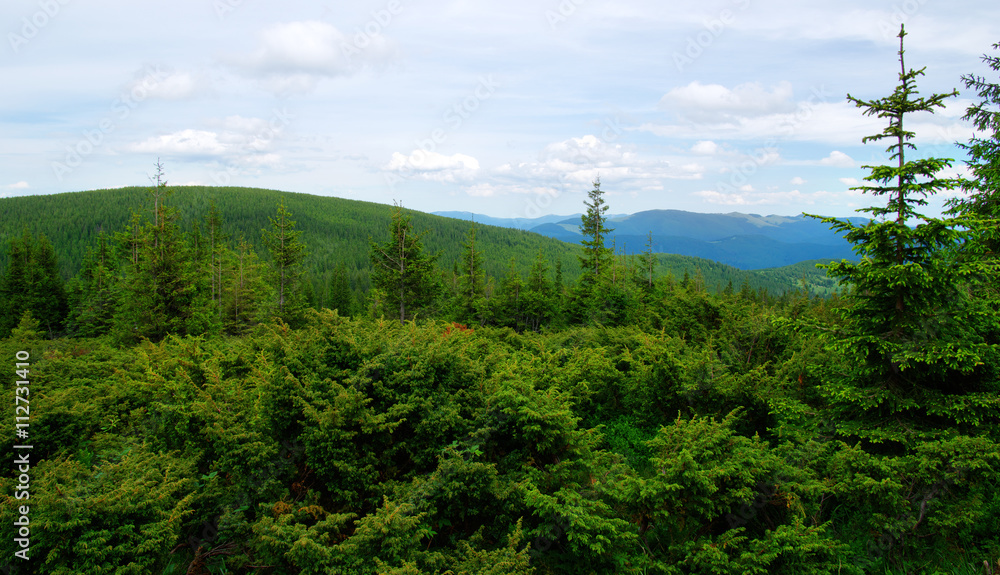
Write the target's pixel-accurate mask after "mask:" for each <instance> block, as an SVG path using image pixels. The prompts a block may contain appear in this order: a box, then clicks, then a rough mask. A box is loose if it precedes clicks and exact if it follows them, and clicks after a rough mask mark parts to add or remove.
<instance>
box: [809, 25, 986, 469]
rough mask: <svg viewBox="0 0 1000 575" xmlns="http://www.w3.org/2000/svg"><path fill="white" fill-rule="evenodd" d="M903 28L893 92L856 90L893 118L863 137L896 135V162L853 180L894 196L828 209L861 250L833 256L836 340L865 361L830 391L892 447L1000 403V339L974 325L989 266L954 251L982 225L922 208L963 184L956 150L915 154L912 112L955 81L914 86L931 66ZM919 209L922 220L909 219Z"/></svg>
mask: <svg viewBox="0 0 1000 575" xmlns="http://www.w3.org/2000/svg"><path fill="white" fill-rule="evenodd" d="M905 35H906V33H905V31H904V29H903V28H902V27H900V33H899V42H900V43H899V63H900V68H901V72H900V74H899V84H898V85H897V87H896V89H895V91H894V92H893V93H892V95H890V96H888V97H885V98H880V99H876V100H862V99H859V98H855V97H853V96H850V95H848V99H849V100H850V101H851V102H853V103H854V104H855V105H856V106H857V107H859V108H862V109H864V113H865V115H870V116H876V117H879V118H884V119H886V120H888V125H887V126H886V128H885V129H884V130H883V131H882V132H881V133H878V134H875V135H871V136H866V137H865V138H863V140H862V141H863V142H865V143H867V142H877V141H882V140H887V141H888V142H889V146H888V148H887V150H886V151H887V152H889V154H890V161H894V163H893V164H891V165H878V166H864V167H865V168H867V169H868V170H870V174H869V175H868V176H867V177H866V178H865V180H866V181H868V182H871V184H870V185H865V186H861V187H858V188H855V189H858V190H861V191H863V192H865V193H868V194H871V195H873V196H875V197H885V198H886V204H885V205H883V206H875V207H870V208H864V209H862V210H859V211H864V212H868V213H870V214H871V215H872V216H873V218H874V219H872V220H871V221H870V222H869V223H867V224H864V225H857V224H854V223H852V222H850V221H841V220H838V219H835V218H823V221H824V222H828V223H831V224H833V226H832V227H833V228H834V229H836V230H837V231H838V232H842V233H844V237H845V238H846V239H847V240H848V241H849V242H851V243H853V244H854V250H855V252H856V253H857V254H858V256H860V258H861V259H860V261H859V262H857V263H852V262H848V261H846V260H844V261H841V262H835V263H830V264H828V265H826V266H825V267H826V269H827V273H828V274H829V275H831V276H834V277H836V278H839V279H840V280H841V281H842V282H844V283H845V284H846V285H848V286H849V287H850V292H849V294H848V295H847V296H846V297H845V299H846V300H847V301H848V302H849V305H848V306H846V307H844V308H843V312H842V313H843V316H844V318H843V319H844V320H845V322H846V326H845V330H844V332H843V333H842V335H841V337H839V338H837V339H836V340H835V341H834V342H833V346H834V347H835V348H836V349H837V350H839V351H840V352H841V353H843V354H845V356H846V357H848V358H850V364H851V365H854V366H856V367H855V368H854V370H852V371H851V372H850V373H847V374H841V375H840V376H835V375H831V377H830V378H829V381H828V383H827V384H826V385H825V392H826V395H827V396H828V397H829V398H831V399H833V400H834V401H835V403H837V404H838V405H840V406H841V407H842V408H843V409H844V410H845V411H844V422H845V423H844V424H843V425H842V427H841V430H842V433H843V434H844V435H845V436H849V437H856V438H859V439H862V440H865V441H866V442H867V443H868V444H869V445H882V446H883V449H889V450H890V451H894V450H895V452H899V451H898V450H900V449H902V450H904V451H905V450H906V449H908V448H912V447H913V446H915V445H916V444H917V443H919V442H921V441H924V440H928V439H931V438H935V437H938V436H940V435H941V434H947V433H950V432H953V431H955V430H956V429H969V426H970V425H973V426H974V425H977V424H980V423H983V422H986V421H991V422H995V421H997V416H996V413H997V412H996V409H997V407H998V406H1000V404H998V402H997V399H996V395H995V392H996V391H997V389H996V387H997V384H996V381H995V380H993V381H992V383H990V381H991V379H992V377H991V375H990V371H991V368H988V367H986V363H985V361H984V360H986V359H987V358H988V357H994V356H995V347H994V346H991V345H990V344H988V343H987V342H985V341H984V340H983V338H982V336H981V335H980V334H978V333H976V332H975V330H974V328H973V326H975V325H976V323H977V322H976V321H975V319H976V316H977V314H978V313H979V311H978V306H977V304H976V302H974V301H972V300H971V298H970V294H969V291H968V290H967V289H966V285H967V284H966V278H968V277H970V276H976V275H980V274H981V273H982V271H983V269H982V267H983V265H984V264H983V262H981V261H979V260H975V259H969V258H961V257H955V255H956V253H959V252H960V251H961V249H962V248H963V246H964V244H965V242H966V240H967V239H968V238H969V237H970V234H972V233H973V232H974V226H973V224H974V222H973V221H972V220H970V219H968V218H962V217H959V218H933V217H929V216H926V215H922V214H920V213H918V212H917V209H918V208H919V207H920V206H924V205H926V204H927V201H926V198H927V197H928V196H931V195H933V194H935V193H938V192H942V191H946V190H952V189H955V188H957V187H959V186H960V185H961V181H960V180H958V179H954V178H942V177H940V175H939V174H940V172H941V171H942V170H944V169H946V168H948V167H950V166H951V164H952V160H951V159H947V158H925V159H911V158H909V157H907V152H908V151H915V150H916V146H915V145H914V144H913V143H912V141H911V140H912V139H913V138H914V133H913V132H912V131H908V130H906V129H905V126H904V121H905V120H906V119H907V118H908V117H909V116H910V115H911V114H914V113H920V112H933V111H934V110H935V109H936V108H941V107H943V106H944V100H945V99H946V98H949V97H952V96H955V95H956V94H957V92H955V91H953V92H951V93H946V94H933V95H931V96H928V97H918V96H917V94H918V92H917V87H916V79H917V78H918V77H920V76H922V75H923V72H924V69H920V70H907V69H906V67H905V64H904V51H903V38H904V37H905ZM813 217H818V216H813ZM914 220H916V221H917V224H918V225H916V226H912V227H911V223H912V222H913V221H914ZM970 226H973V227H972V228H970ZM991 394H992V395H991Z"/></svg>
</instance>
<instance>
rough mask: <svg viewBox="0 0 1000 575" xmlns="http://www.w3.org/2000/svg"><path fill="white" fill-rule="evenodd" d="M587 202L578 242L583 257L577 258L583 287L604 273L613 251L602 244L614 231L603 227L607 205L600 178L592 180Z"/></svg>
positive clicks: (581, 217) (605, 220) (581, 218)
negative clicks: (581, 236)
mask: <svg viewBox="0 0 1000 575" xmlns="http://www.w3.org/2000/svg"><path fill="white" fill-rule="evenodd" d="M587 200H588V201H586V202H584V204H583V205H584V206H586V207H587V213H585V214H584V215H582V216H580V220H581V224H580V233H581V234H583V238H584V239H583V240H581V242H580V244H581V245H582V246H583V255H581V256H579V258H580V268H581V269H582V270H583V275H582V276H581V278H580V282H581V284H582V285H584V286H589V285H592V284H593V283H594V282H596V281H597V279H598V278H599V277H600V276H601V274H603V273H606V271H607V268H608V266H609V264H610V261H611V258H612V255H613V250H612V249H611V248H607V247H605V246H604V243H605V241H606V240H607V238H608V234H610V233H611V232H613V231H614V230H613V229H609V228H607V227H605V225H604V224H605V223H606V222H607V216H606V215H605V214H607V211H608V205H607V204H606V203H605V202H604V192H603V191H602V190H601V179H600V178H598V179H596V180H594V189H592V190H591V191H589V192H587Z"/></svg>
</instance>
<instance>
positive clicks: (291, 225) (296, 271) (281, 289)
mask: <svg viewBox="0 0 1000 575" xmlns="http://www.w3.org/2000/svg"><path fill="white" fill-rule="evenodd" d="M270 220H271V229H270V230H264V231H263V233H264V243H265V244H266V245H267V247H268V249H270V250H271V259H272V261H273V266H274V291H275V297H276V300H275V308H276V311H277V313H278V315H279V316H280V317H281V318H282V319H284V320H285V321H297V319H298V318H299V316H300V315H301V312H302V310H303V309H304V308H305V306H306V305H307V302H306V301H304V300H305V296H304V294H303V287H304V286H303V269H302V263H303V262H304V261H305V257H306V251H305V244H303V243H302V240H301V236H302V232H301V231H297V230H296V229H295V221H294V220H292V214H291V213H290V212H289V211H288V210H287V209H285V202H284V200H282V201H281V203H280V204H278V213H277V215H276V216H275V217H273V218H270Z"/></svg>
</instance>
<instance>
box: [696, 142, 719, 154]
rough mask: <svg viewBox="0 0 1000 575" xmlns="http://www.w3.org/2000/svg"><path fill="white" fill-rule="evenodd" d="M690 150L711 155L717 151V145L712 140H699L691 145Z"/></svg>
mask: <svg viewBox="0 0 1000 575" xmlns="http://www.w3.org/2000/svg"><path fill="white" fill-rule="evenodd" d="M691 151H692V152H694V153H696V154H699V155H702V156H712V155H714V154H716V153H717V152H718V151H719V145H718V144H716V143H715V142H713V141H712V140H701V141H700V142H698V143H696V144H695V145H693V146H691Z"/></svg>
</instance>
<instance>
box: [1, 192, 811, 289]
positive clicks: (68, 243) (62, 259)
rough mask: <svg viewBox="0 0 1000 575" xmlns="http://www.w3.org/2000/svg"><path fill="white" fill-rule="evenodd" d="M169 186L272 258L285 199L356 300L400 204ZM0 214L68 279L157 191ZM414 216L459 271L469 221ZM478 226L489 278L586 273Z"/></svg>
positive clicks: (678, 273)
mask: <svg viewBox="0 0 1000 575" xmlns="http://www.w3.org/2000/svg"><path fill="white" fill-rule="evenodd" d="M168 189H169V190H170V194H169V195H168V196H167V199H166V202H167V205H169V206H171V207H173V208H174V209H176V210H177V212H178V216H179V221H180V224H181V227H182V229H185V230H190V229H192V228H193V226H194V225H195V224H196V223H198V224H199V225H202V226H203V222H204V218H205V217H206V215H207V214H208V211H209V208H210V206H211V204H212V203H213V202H214V203H215V205H216V206H217V208H218V210H219V211H220V212H221V214H222V219H223V222H222V229H223V231H224V232H225V233H226V234H228V235H229V236H230V237H231V238H232V239H233V240H238V239H239V238H240V237H241V236H242V237H244V238H246V240H247V241H248V242H250V243H252V244H254V247H255V249H256V250H257V252H258V253H260V254H262V256H264V257H267V256H266V254H267V250H266V249H264V247H263V245H262V243H261V230H262V229H265V228H267V227H269V218H271V217H273V216H274V214H275V208H276V206H277V205H278V203H279V202H280V201H281V200H284V202H285V206H286V207H287V209H288V211H289V212H291V214H292V217H293V219H294V220H295V222H296V228H297V229H299V230H301V231H302V233H303V236H302V241H303V243H304V244H305V246H306V249H307V250H308V253H309V255H308V258H307V260H306V268H307V270H308V272H309V274H310V278H311V280H312V281H313V283H314V284H315V287H316V292H317V293H322V291H323V289H322V288H323V286H324V285H326V284H327V283H328V282H329V280H330V276H331V274H332V273H333V270H335V269H336V267H337V266H338V265H340V264H341V263H343V264H344V265H345V267H346V268H347V272H348V275H349V278H350V283H351V286H352V289H353V291H354V292H355V294H356V296H360V295H361V294H362V293H363V292H365V291H367V289H368V287H369V286H370V280H369V268H370V261H369V253H370V252H369V242H368V240H369V238H372V239H374V240H376V241H382V240H383V239H384V236H385V235H386V233H387V232H386V230H387V229H388V226H389V223H390V220H391V212H392V206H387V205H383V204H376V203H373V202H364V201H359V200H348V199H343V198H335V197H328V196H314V195H310V194H300V193H294V192H285V191H277V190H266V189H258V188H239V187H206V186H179V187H174V186H171V187H169V188H168ZM0 213H2V214H3V218H2V219H0V246H3V247H4V248H6V246H7V245H8V243H9V241H10V239H11V238H12V237H15V236H17V235H18V234H20V233H21V231H22V230H23V229H24V227H25V226H27V228H28V230H29V231H30V232H31V233H33V234H45V236H46V237H48V239H49V240H50V241H51V242H52V244H53V246H54V247H55V252H56V255H57V256H58V258H59V265H60V269H61V271H62V275H63V277H64V279H69V278H70V277H72V276H73V275H75V274H76V273H77V272H78V271H79V268H80V263H81V262H82V261H83V258H84V255H85V254H86V252H87V249H88V248H89V247H92V246H93V245H94V244H95V242H96V239H97V236H98V234H99V233H100V232H101V231H104V232H106V233H108V234H111V235H113V234H114V233H116V232H120V231H122V230H124V229H125V227H126V226H127V224H128V222H129V218H130V217H131V215H132V213H140V214H142V215H143V216H145V217H150V215H151V214H152V197H151V194H150V188H149V187H129V188H116V189H108V190H91V191H83V192H71V193H64V194H53V195H39V196H24V197H15V198H0ZM410 213H411V214H412V218H413V225H414V228H415V229H416V230H417V231H418V232H421V233H424V232H426V234H425V235H424V237H423V241H424V242H425V244H426V246H427V248H428V249H429V250H430V251H431V252H440V253H441V257H440V258H439V260H438V265H439V267H440V268H442V269H443V270H451V269H452V267H453V264H454V263H455V262H457V261H458V259H459V257H460V254H461V251H462V241H463V238H464V237H465V234H466V233H467V232H468V230H469V226H470V224H469V223H468V222H465V221H460V220H457V219H453V218H448V217H442V216H437V215H432V214H426V213H423V212H417V211H410ZM476 227H477V230H478V232H477V233H478V234H479V235H478V238H479V241H480V242H481V247H482V249H483V256H484V260H483V261H484V264H485V266H486V269H485V271H486V274H487V275H488V276H492V277H496V278H499V277H502V276H503V275H504V273H505V272H506V271H507V269H508V267H509V264H510V261H511V259H513V260H514V262H515V267H516V268H517V269H518V270H519V271H520V272H521V273H522V274H526V273H527V271H528V268H529V267H530V265H531V262H532V261H533V260H534V258H535V256H536V255H537V254H538V253H539V252H541V253H542V254H543V256H544V257H545V258H546V259H547V260H548V261H549V262H550V264H551V265H553V266H554V265H555V264H556V262H560V261H561V262H562V266H563V274H564V278H565V280H566V281H568V282H569V281H575V280H576V279H577V277H578V276H579V273H580V272H579V263H578V259H577V254H578V253H579V246H578V245H576V244H575V243H567V242H563V241H560V240H557V239H553V238H548V237H544V236H542V235H539V234H536V233H531V232H526V231H520V230H514V229H509V228H501V227H495V226H490V225H482V224H478V223H477V224H476ZM7 257H8V254H7V250H6V249H2V250H0V269H6V266H7V261H6V258H7ZM658 261H659V270H658V271H659V273H661V274H667V273H670V274H672V275H673V276H675V277H677V278H678V279H680V278H681V277H683V275H684V274H685V272H687V273H689V274H690V275H691V276H692V277H693V276H696V275H697V274H698V273H699V272H700V273H701V277H702V278H703V280H704V283H705V286H706V288H707V289H709V290H712V291H715V290H717V289H721V288H723V287H725V286H727V285H729V284H730V283H731V284H733V285H734V286H735V287H736V288H739V287H740V286H741V285H743V284H747V285H748V286H749V287H751V288H752V289H754V290H761V289H765V290H767V291H769V292H770V293H774V294H780V293H783V292H785V291H788V290H790V289H794V288H795V287H796V284H797V282H798V281H799V279H800V278H801V274H797V275H796V276H795V277H794V278H791V279H790V278H789V277H787V276H784V277H778V276H765V275H762V274H756V273H748V272H744V271H740V270H737V269H735V268H732V267H730V266H727V265H723V264H719V263H717V262H714V261H711V260H706V259H702V258H694V257H684V256H675V255H660V256H658ZM810 275H816V274H810ZM819 275H822V272H820V274H819ZM810 283H812V279H811V280H810Z"/></svg>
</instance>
